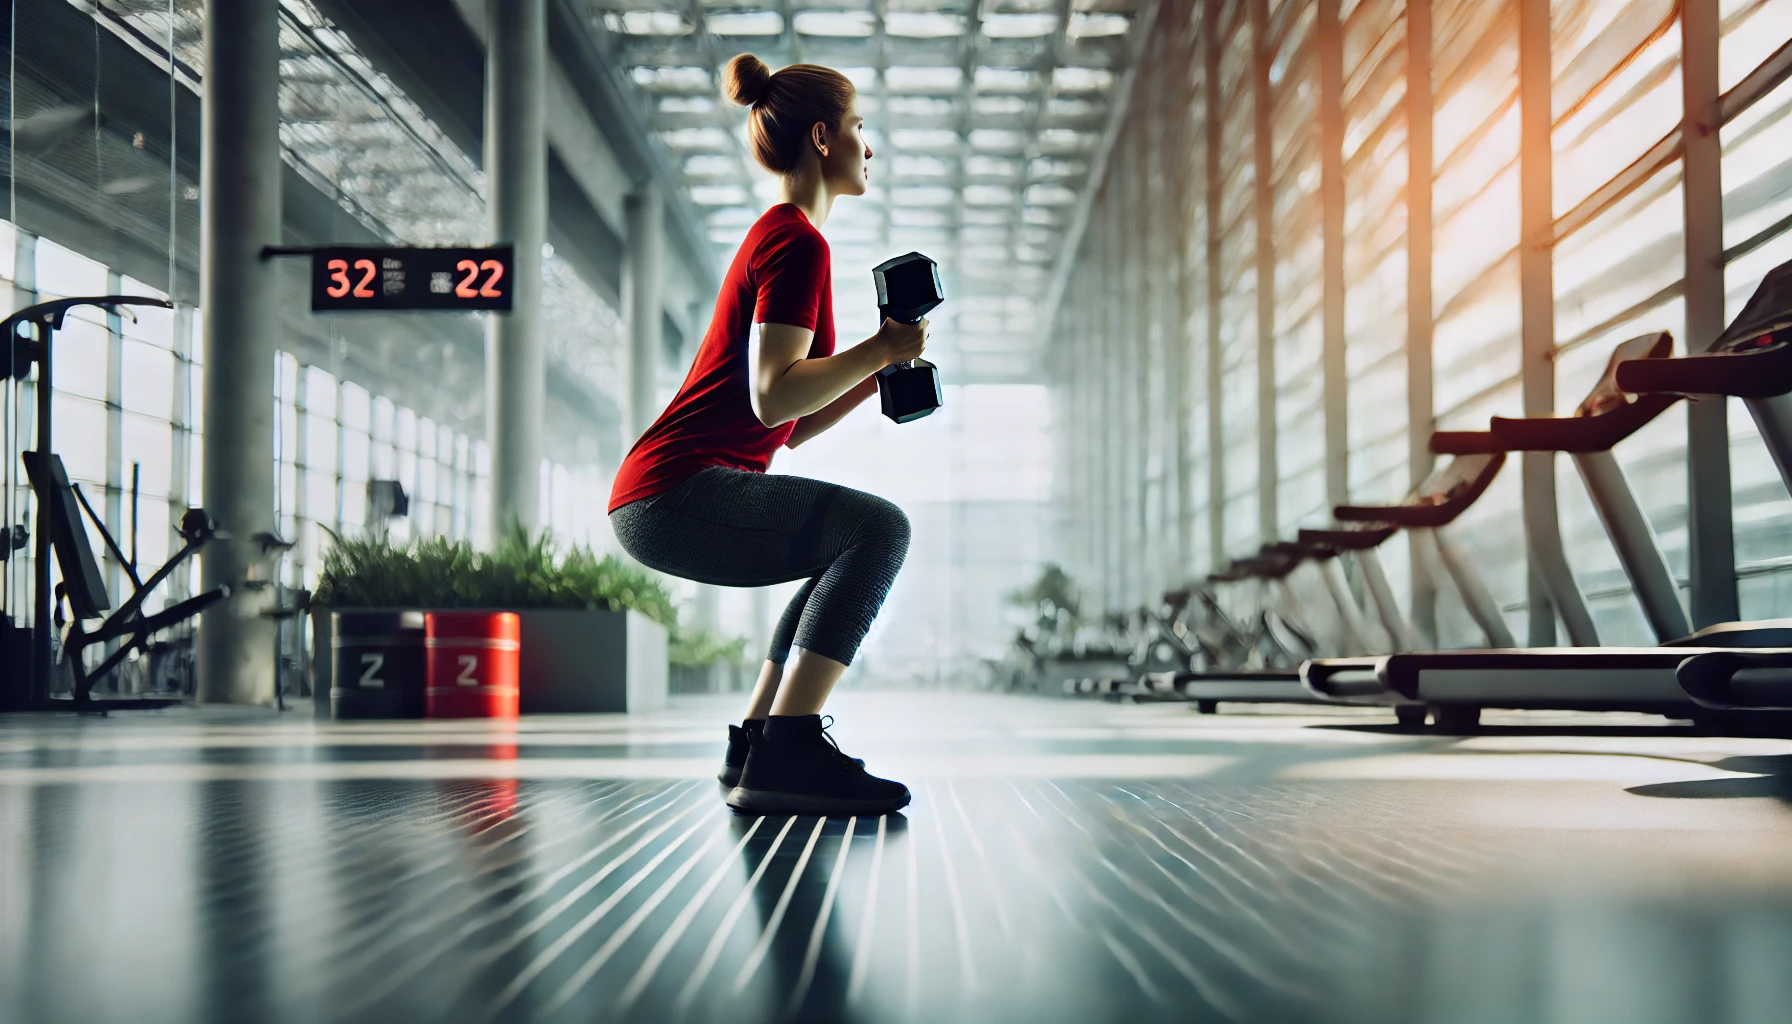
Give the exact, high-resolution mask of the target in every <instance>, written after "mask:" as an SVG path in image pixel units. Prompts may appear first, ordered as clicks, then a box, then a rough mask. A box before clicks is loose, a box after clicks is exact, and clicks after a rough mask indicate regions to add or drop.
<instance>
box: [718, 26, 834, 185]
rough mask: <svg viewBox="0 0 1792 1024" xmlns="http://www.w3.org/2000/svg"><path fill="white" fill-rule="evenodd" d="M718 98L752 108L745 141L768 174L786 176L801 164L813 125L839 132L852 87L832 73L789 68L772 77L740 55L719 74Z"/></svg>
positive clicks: (830, 70) (812, 66) (815, 67)
mask: <svg viewBox="0 0 1792 1024" xmlns="http://www.w3.org/2000/svg"><path fill="white" fill-rule="evenodd" d="M722 93H723V95H725V96H727V97H728V98H729V99H730V100H732V101H734V102H735V103H738V104H740V105H741V106H743V107H750V108H751V112H750V113H749V114H748V115H747V137H748V138H749V139H751V140H752V143H753V157H754V158H755V159H757V160H758V161H759V163H760V164H761V165H762V166H763V167H764V168H765V169H766V170H768V171H771V172H772V173H773V174H789V173H790V172H791V171H794V170H796V168H797V165H798V164H800V163H801V162H802V159H803V150H804V148H805V147H807V146H808V145H809V129H810V128H811V127H813V126H814V125H815V123H816V122H818V121H819V122H821V123H822V124H825V125H827V126H828V127H829V128H831V129H834V130H836V131H837V130H839V128H840V122H841V121H842V120H844V119H845V117H846V110H847V108H848V107H850V106H851V105H852V98H853V87H852V82H850V81H848V80H847V77H846V76H845V75H843V74H841V73H840V72H838V71H835V70H834V69H833V68H824V67H822V66H821V65H819V64H792V65H790V66H789V67H785V68H780V69H779V70H778V72H777V73H776V74H773V73H772V70H771V69H770V68H768V67H766V66H765V62H764V61H762V60H760V59H759V58H758V57H755V56H753V55H752V54H750V53H743V54H741V55H740V56H738V57H736V58H734V59H733V60H731V61H729V62H728V66H727V67H726V68H724V69H723V70H722Z"/></svg>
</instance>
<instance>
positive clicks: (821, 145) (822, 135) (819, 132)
mask: <svg viewBox="0 0 1792 1024" xmlns="http://www.w3.org/2000/svg"><path fill="white" fill-rule="evenodd" d="M809 141H810V142H812V143H814V144H815V149H816V151H817V152H819V153H820V154H821V155H822V156H827V155H828V135H827V125H825V124H823V123H821V122H820V121H817V122H815V124H814V126H813V127H811V128H810V129H809Z"/></svg>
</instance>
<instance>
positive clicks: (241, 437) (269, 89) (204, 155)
mask: <svg viewBox="0 0 1792 1024" xmlns="http://www.w3.org/2000/svg"><path fill="white" fill-rule="evenodd" d="M278 14H279V4H278V3H277V2H276V0H237V2H232V3H224V2H221V0H212V2H209V3H207V4H206V5H205V98H204V101H203V108H202V109H203V118H202V122H201V125H202V127H201V139H202V142H201V147H200V191H199V194H200V210H199V218H200V227H199V231H200V248H201V257H200V271H199V272H200V281H199V295H200V298H199V304H200V309H201V317H202V319H201V327H200V330H201V332H202V337H203V338H204V346H205V384H204V389H205V390H204V396H205V400H204V408H205V423H204V429H205V440H204V446H203V449H202V451H201V454H200V458H201V460H202V465H203V467H204V478H205V495H204V505H205V509H206V511H208V512H210V513H211V514H212V516H213V517H214V518H215V519H217V521H218V524H219V525H220V526H221V527H222V528H223V529H224V530H225V531H227V534H228V536H226V537H223V538H220V539H218V540H216V541H213V542H212V543H211V544H209V545H207V547H206V549H205V558H204V560H203V565H202V572H201V576H202V579H201V583H200V585H201V587H202V588H204V589H208V590H209V589H211V588H213V587H219V586H228V587H230V588H231V590H232V594H231V597H230V599H229V600H228V601H224V602H221V603H219V604H216V605H213V606H212V608H211V609H210V610H209V611H207V612H206V613H205V616H204V618H203V620H202V621H201V625H200V630H199V650H198V675H199V680H198V697H199V700H200V701H201V702H202V703H214V702H216V703H234V704H267V703H271V702H272V701H273V699H274V621H273V620H272V619H266V618H262V617H261V615H260V612H261V610H262V607H263V605H264V603H265V597H266V594H267V591H265V590H249V589H247V588H245V587H243V583H244V581H245V580H246V579H248V578H249V577H250V575H251V573H257V574H259V573H260V571H261V568H260V567H261V563H262V562H263V558H262V555H261V551H260V550H259V547H258V546H257V544H256V543H255V541H254V540H252V539H251V537H252V535H253V534H256V533H259V532H261V531H264V530H271V529H273V528H274V525H275V523H274V464H273V460H272V459H271V458H270V457H269V453H271V452H272V451H273V448H274V351H275V347H276V342H277V339H278V336H279V332H280V304H279V300H280V289H279V280H278V278H277V276H276V271H275V265H274V263H273V262H272V261H269V260H265V259H263V258H262V256H261V250H262V249H263V248H264V247H266V246H270V245H278V244H280V241H281V239H280V99H279V88H280V27H279V20H278Z"/></svg>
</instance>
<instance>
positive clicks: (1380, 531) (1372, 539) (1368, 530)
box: [1297, 523, 1400, 551]
mask: <svg viewBox="0 0 1792 1024" xmlns="http://www.w3.org/2000/svg"><path fill="white" fill-rule="evenodd" d="M1399 529H1400V528H1399V527H1398V526H1395V525H1394V524H1392V523H1377V524H1374V525H1371V526H1367V527H1361V528H1358V529H1349V528H1345V527H1339V528H1337V529H1328V530H1312V529H1307V528H1305V527H1302V528H1301V531H1300V533H1299V535H1298V536H1297V539H1298V540H1299V541H1300V542H1301V543H1302V544H1324V545H1327V546H1328V547H1331V548H1335V549H1336V550H1339V551H1367V550H1368V549H1370V548H1374V547H1380V546H1381V542H1382V541H1385V540H1387V539H1388V538H1389V537H1392V536H1393V535H1394V534H1395V532H1396V531H1398V530H1399Z"/></svg>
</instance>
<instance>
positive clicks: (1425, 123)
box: [1406, 0, 1437, 643]
mask: <svg viewBox="0 0 1792 1024" xmlns="http://www.w3.org/2000/svg"><path fill="white" fill-rule="evenodd" d="M1431 117H1432V99H1431V0H1410V2H1409V3H1408V4H1407V5H1406V229H1407V230H1406V444H1407V448H1406V465H1407V473H1408V482H1409V483H1410V484H1411V485H1412V486H1413V487H1415V488H1416V487H1418V486H1419V484H1421V483H1423V482H1424V481H1425V478H1426V477H1428V476H1430V475H1431V466H1432V461H1433V460H1432V455H1431V432H1432V430H1433V429H1434V428H1435V427H1436V426H1437V414H1436V412H1435V410H1434V408H1433V399H1432V390H1433V387H1434V383H1433V380H1432V358H1431V331H1432V316H1431V302H1432V298H1431V174H1432V168H1431V162H1432V147H1431ZM1408 543H1409V544H1410V550H1411V564H1412V570H1411V580H1412V601H1411V602H1410V607H1411V609H1412V622H1413V625H1414V626H1415V627H1416V628H1417V629H1418V631H1419V635H1420V637H1422V638H1424V640H1425V641H1426V642H1428V643H1434V642H1435V641H1436V638H1437V585H1436V583H1435V582H1434V578H1433V577H1432V575H1431V573H1429V572H1428V571H1427V570H1426V568H1425V559H1424V558H1423V557H1422V555H1421V550H1422V548H1421V545H1419V544H1417V543H1413V542H1412V540H1411V537H1410V535H1409V537H1408Z"/></svg>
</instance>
